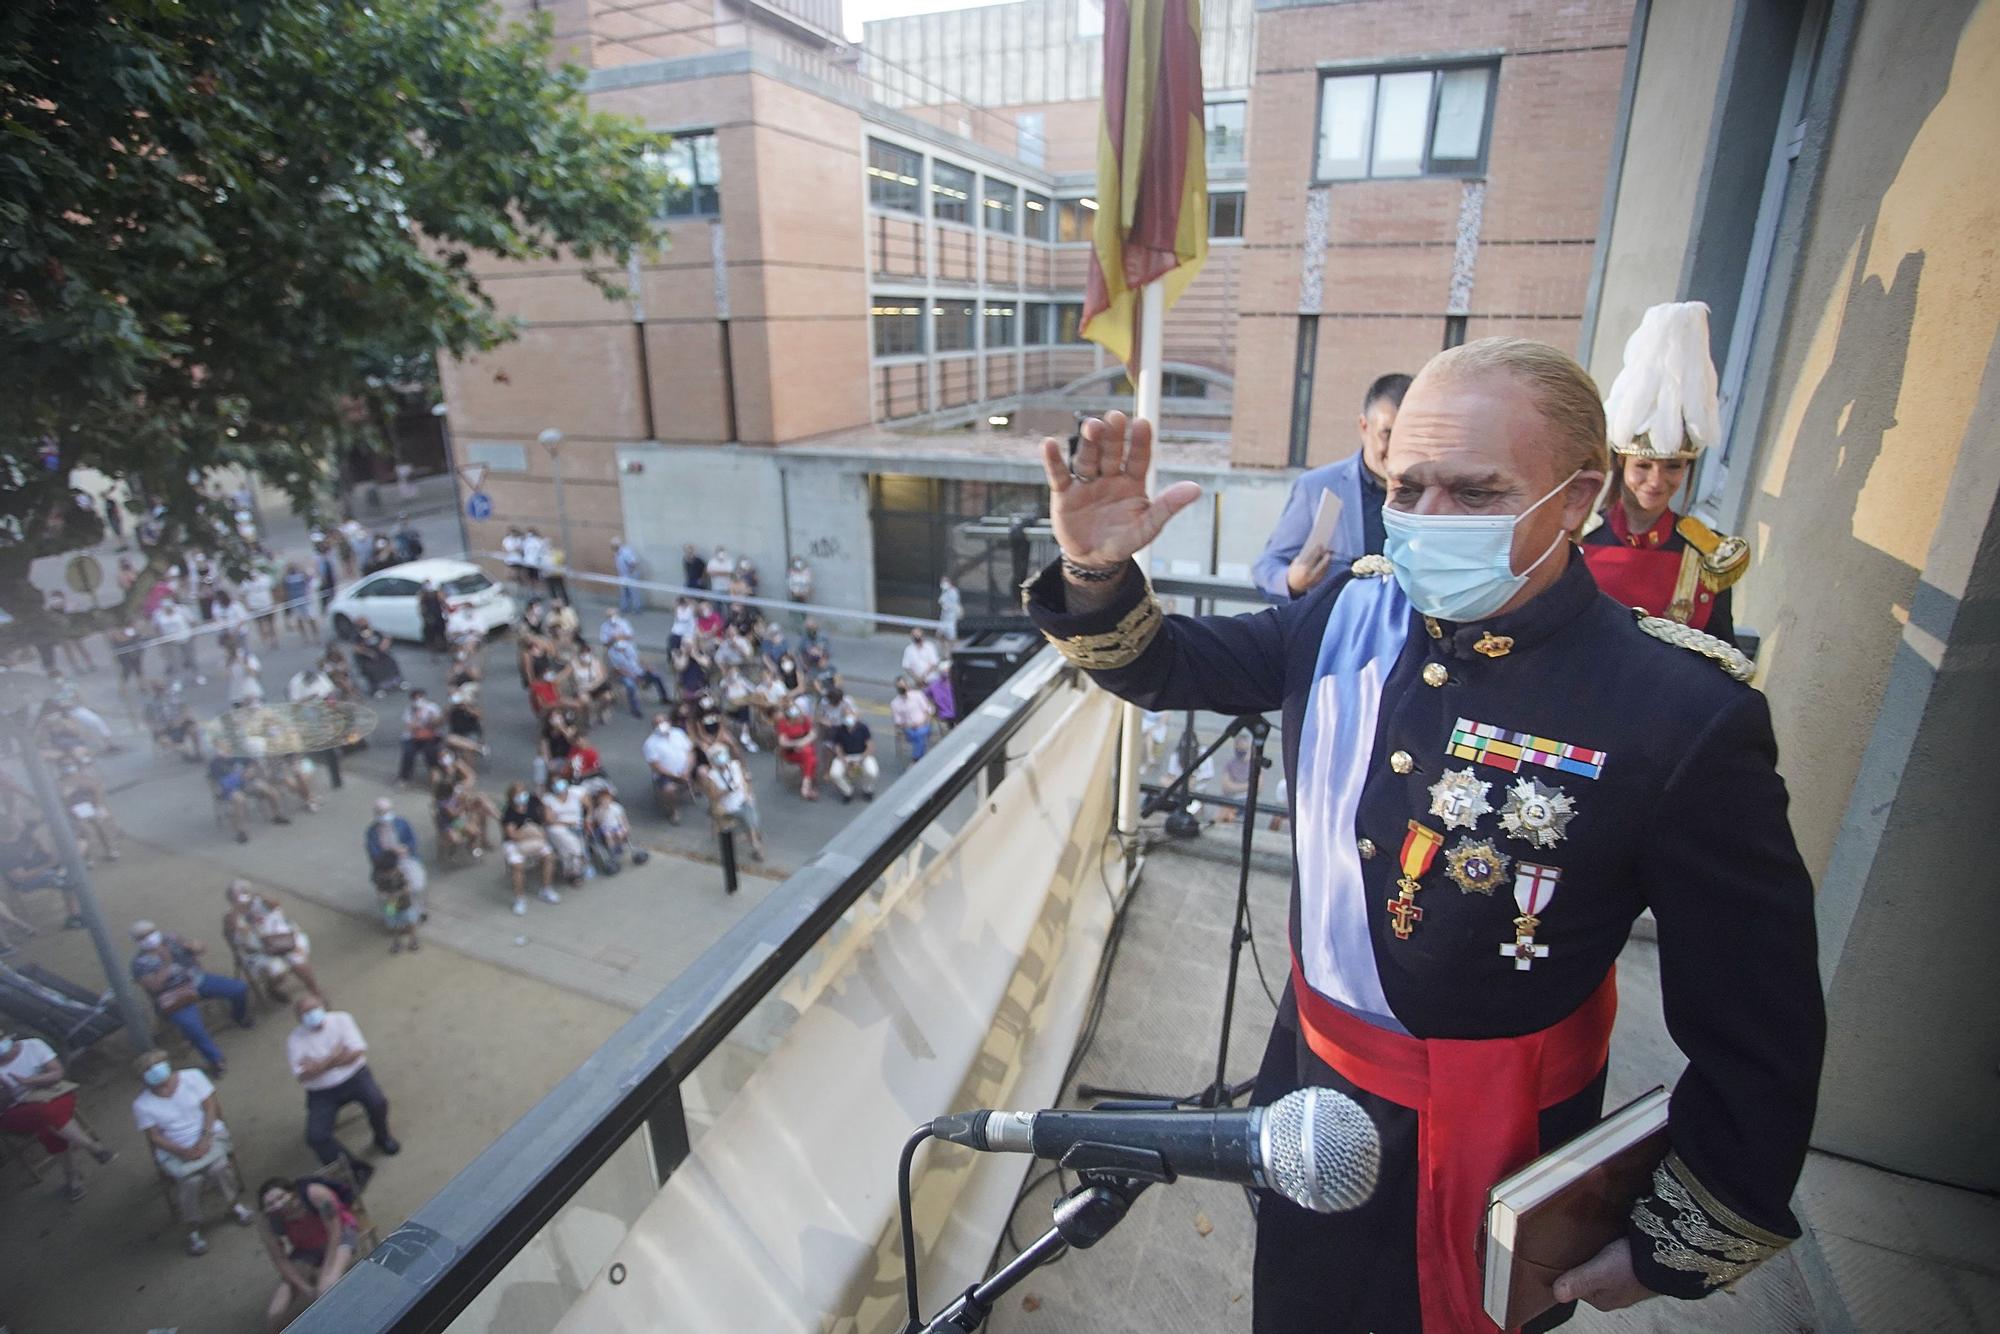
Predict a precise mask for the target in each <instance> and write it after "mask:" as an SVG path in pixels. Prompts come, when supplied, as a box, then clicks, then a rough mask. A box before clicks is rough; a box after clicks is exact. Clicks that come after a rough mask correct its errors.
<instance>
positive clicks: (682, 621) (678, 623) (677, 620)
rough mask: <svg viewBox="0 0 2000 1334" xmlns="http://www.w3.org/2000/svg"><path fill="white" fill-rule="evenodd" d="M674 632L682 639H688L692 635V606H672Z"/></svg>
mask: <svg viewBox="0 0 2000 1334" xmlns="http://www.w3.org/2000/svg"><path fill="white" fill-rule="evenodd" d="M674 633H675V634H676V635H678V636H680V637H681V638H682V639H690V638H692V637H693V636H694V608H693V607H675V608H674Z"/></svg>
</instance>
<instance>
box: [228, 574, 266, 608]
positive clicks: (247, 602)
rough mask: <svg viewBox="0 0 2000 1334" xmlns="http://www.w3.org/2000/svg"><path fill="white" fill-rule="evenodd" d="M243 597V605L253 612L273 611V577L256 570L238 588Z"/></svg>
mask: <svg viewBox="0 0 2000 1334" xmlns="http://www.w3.org/2000/svg"><path fill="white" fill-rule="evenodd" d="M236 591H237V592H239V593H241V594H242V595H243V605H244V606H246V607H248V608H249V609H250V610H251V611H269V610H271V576H270V575H268V574H265V573H264V572H263V571H262V570H256V571H254V572H252V573H251V574H250V575H249V576H247V577H246V578H245V579H244V580H243V582H242V583H240V584H238V585H237V586H236Z"/></svg>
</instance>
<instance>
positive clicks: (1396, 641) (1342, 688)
mask: <svg viewBox="0 0 2000 1334" xmlns="http://www.w3.org/2000/svg"><path fill="white" fill-rule="evenodd" d="M1409 630H1410V603H1409V599H1407V598H1405V597H1404V596H1403V590H1402V589H1401V588H1400V587H1399V586H1398V585H1397V583H1396V581H1395V580H1394V579H1392V578H1391V579H1383V578H1371V579H1355V580H1354V581H1352V582H1351V583H1349V584H1348V586H1347V587H1345V588H1343V589H1341V590H1340V596H1339V598H1338V600H1336V601H1335V602H1334V604H1333V611H1332V612H1331V614H1329V615H1328V617H1327V621H1326V635H1325V637H1324V638H1322V639H1321V640H1320V646H1319V661H1318V664H1317V665H1316V667H1315V668H1314V671H1313V683H1312V691H1311V693H1310V695H1309V696H1308V697H1307V700H1306V709H1305V724H1304V727H1303V729H1302V730H1301V732H1300V735H1299V770H1298V807H1297V814H1298V835H1297V840H1296V857H1297V862H1298V874H1299V967H1300V970H1301V971H1302V972H1303V973H1304V975H1305V979H1306V982H1307V984H1308V985H1310V986H1311V987H1312V989H1313V990H1314V991H1316V992H1318V993H1319V994H1320V995H1322V996H1324V997H1325V998H1326V999H1328V1000H1330V1001H1332V1002H1333V1003H1334V1004H1336V1005H1338V1006H1340V1007H1341V1008H1342V1009H1344V1010H1347V1011H1348V1012H1350V1013H1352V1014H1354V1015H1356V1016H1358V1017H1359V1018H1362V1019H1365V1020H1367V1021H1368V1022H1369V1023H1371V1024H1375V1025H1377V1026H1378V1027H1381V1028H1387V1029H1391V1030H1393V1031H1395V1032H1398V1033H1403V1032H1407V1031H1408V1030H1407V1029H1405V1028H1404V1027H1403V1025H1402V1023H1401V1022H1400V1021H1399V1020H1398V1019H1397V1018H1396V1016H1395V1015H1394V1014H1392V1013H1391V1012H1390V1010H1389V1002H1388V1000H1387V998H1386V997H1385V996H1384V995H1383V993H1382V978H1381V975H1380V974H1379V973H1378V972H1377V971H1376V967H1375V945H1374V940H1373V936H1372V933H1371V931H1370V929H1369V916H1368V913H1369V908H1370V906H1371V905H1370V904H1369V902H1368V892H1367V890H1366V889H1365V888H1364V887H1363V885H1362V881H1361V856H1360V853H1359V852H1358V850H1357V849H1356V847H1355V835H1354V816H1355V812H1356V810H1357V809H1358V808H1359V807H1360V805H1361V786H1362V783H1363V782H1364V781H1366V779H1367V777H1368V772H1369V768H1370V762H1371V760H1372V753H1373V751H1374V748H1375V720H1376V717H1377V715H1378V714H1379V713H1380V712H1381V706H1382V685H1383V683H1384V682H1385V681H1387V680H1388V679H1389V673H1390V671H1391V670H1392V669H1393V668H1394V667H1395V665H1396V657H1397V655H1398V654H1400V653H1401V652H1402V651H1403V641H1404V640H1405V639H1406V638H1407V637H1408V636H1409ZM1382 833H1383V834H1384V835H1385V837H1384V840H1383V843H1382V848H1381V855H1387V856H1390V857H1394V856H1395V855H1396V852H1397V850H1398V849H1399V848H1400V847H1401V846H1402V835H1403V830H1401V829H1400V828H1399V829H1396V830H1393V831H1390V830H1384V831H1382ZM1390 835H1393V838H1391V837H1388V836H1390Z"/></svg>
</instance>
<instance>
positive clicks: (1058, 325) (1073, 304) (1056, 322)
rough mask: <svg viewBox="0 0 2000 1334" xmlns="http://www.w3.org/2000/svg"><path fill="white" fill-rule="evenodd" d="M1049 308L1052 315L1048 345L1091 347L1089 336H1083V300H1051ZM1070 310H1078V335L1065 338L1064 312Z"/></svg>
mask: <svg viewBox="0 0 2000 1334" xmlns="http://www.w3.org/2000/svg"><path fill="white" fill-rule="evenodd" d="M1049 309H1050V312H1051V313H1050V317H1049V319H1050V324H1049V344H1048V345H1049V346H1050V347H1089V346H1090V340H1089V339H1088V338H1086V337H1084V336H1083V302H1081V301H1051V302H1050V303H1049ZM1070 310H1074V311H1075V312H1076V337H1074V338H1064V337H1063V314H1064V313H1065V312H1066V311H1070Z"/></svg>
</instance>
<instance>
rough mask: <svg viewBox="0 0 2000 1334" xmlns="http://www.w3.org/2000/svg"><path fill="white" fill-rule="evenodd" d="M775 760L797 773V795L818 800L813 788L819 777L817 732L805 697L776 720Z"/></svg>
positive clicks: (817, 790) (789, 705) (787, 708)
mask: <svg viewBox="0 0 2000 1334" xmlns="http://www.w3.org/2000/svg"><path fill="white" fill-rule="evenodd" d="M777 732H778V761H779V763H781V764H789V765H791V766H793V767H794V768H796V769H797V770H798V771H799V795H800V796H801V797H804V798H805V799H806V800H807V801H818V800H819V789H818V788H817V787H816V786H814V784H815V782H816V781H817V779H818V778H819V730H818V728H817V727H815V726H814V725H813V718H812V711H811V710H810V709H808V708H807V707H806V702H805V700H804V698H798V699H794V700H793V701H792V702H791V703H790V704H788V705H787V706H786V707H785V712H784V713H783V715H781V716H780V717H779V719H778V724H777Z"/></svg>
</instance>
